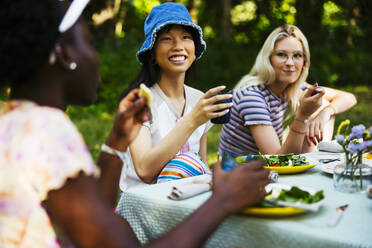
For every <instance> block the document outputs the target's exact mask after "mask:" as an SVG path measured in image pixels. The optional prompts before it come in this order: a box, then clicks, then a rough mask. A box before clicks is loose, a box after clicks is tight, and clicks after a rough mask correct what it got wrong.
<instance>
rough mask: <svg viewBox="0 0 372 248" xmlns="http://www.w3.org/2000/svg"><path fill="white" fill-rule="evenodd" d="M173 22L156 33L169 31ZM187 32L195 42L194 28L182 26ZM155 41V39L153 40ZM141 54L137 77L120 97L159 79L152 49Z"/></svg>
mask: <svg viewBox="0 0 372 248" xmlns="http://www.w3.org/2000/svg"><path fill="white" fill-rule="evenodd" d="M173 26H174V24H170V25H166V26H165V27H164V28H162V29H161V30H160V31H158V33H160V32H169V31H170V30H171V29H172V27H173ZM182 27H183V28H184V29H185V30H186V31H187V32H189V33H191V35H192V37H193V40H194V43H195V37H197V35H196V32H197V31H196V30H195V29H194V28H192V27H189V26H182ZM155 43H156V41H155ZM141 56H142V67H141V70H140V71H139V73H138V75H137V77H136V78H135V79H134V80H133V82H132V83H131V84H130V85H129V87H128V88H126V89H125V90H124V92H123V94H122V96H121V99H122V98H124V97H125V96H126V95H128V94H129V92H130V91H132V90H133V89H136V88H138V87H139V86H140V84H145V85H146V86H147V87H149V88H150V87H152V86H153V85H154V84H155V83H157V82H158V81H159V79H160V67H159V66H158V65H157V64H156V61H155V55H154V49H153V48H152V49H151V50H149V51H146V52H145V53H144V54H142V55H141ZM194 64H195V61H194V62H193V63H192V65H191V66H190V68H189V69H188V70H187V71H186V79H187V78H188V76H189V75H190V72H191V71H192V70H193V67H194Z"/></svg>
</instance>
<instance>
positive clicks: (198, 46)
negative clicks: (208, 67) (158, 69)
mask: <svg viewBox="0 0 372 248" xmlns="http://www.w3.org/2000/svg"><path fill="white" fill-rule="evenodd" d="M170 24H178V25H183V26H189V27H192V28H193V29H195V31H196V32H195V34H196V37H193V38H194V43H195V56H196V59H199V58H200V57H201V56H202V55H203V53H204V50H205V48H206V47H207V45H206V44H205V41H204V40H203V31H202V29H201V27H200V26H198V25H196V24H195V23H193V22H192V20H191V17H190V14H189V12H188V11H187V9H186V7H185V6H183V5H182V4H179V3H163V4H160V5H158V6H155V7H154V8H152V10H151V12H150V14H149V15H148V16H147V18H146V21H145V25H144V30H145V41H144V42H143V44H142V47H141V49H140V50H139V51H138V52H137V54H136V56H137V60H138V61H139V62H140V63H141V64H142V63H143V59H144V58H143V55H144V54H145V53H146V52H147V51H150V50H151V49H152V48H153V46H154V44H155V40H156V36H157V34H158V32H159V31H160V30H161V29H162V28H164V27H165V26H167V25H170ZM195 34H194V36H195Z"/></svg>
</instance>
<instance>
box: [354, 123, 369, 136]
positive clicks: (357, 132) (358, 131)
mask: <svg viewBox="0 0 372 248" xmlns="http://www.w3.org/2000/svg"><path fill="white" fill-rule="evenodd" d="M364 131H366V127H365V126H364V125H363V124H359V125H356V126H354V127H353V128H352V129H351V136H353V137H356V138H358V139H359V138H361V137H362V135H363V133H364Z"/></svg>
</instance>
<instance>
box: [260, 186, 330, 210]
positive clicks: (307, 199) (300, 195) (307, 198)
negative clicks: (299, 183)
mask: <svg viewBox="0 0 372 248" xmlns="http://www.w3.org/2000/svg"><path fill="white" fill-rule="evenodd" d="M270 194H271V192H269V193H268V195H270ZM276 199H277V200H280V201H286V202H301V203H304V204H313V203H316V202H318V201H320V200H322V199H324V194H323V190H319V191H317V192H316V193H315V194H314V195H312V194H310V193H309V192H307V191H304V190H302V189H300V188H298V187H296V186H293V187H292V188H291V189H289V190H285V189H282V190H281V191H280V194H279V196H278V197H277V198H276ZM256 206H257V207H266V208H267V207H278V205H276V204H275V203H274V202H269V201H265V200H264V201H262V202H260V203H259V204H258V205H256Z"/></svg>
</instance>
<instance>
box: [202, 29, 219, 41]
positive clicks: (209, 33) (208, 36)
mask: <svg viewBox="0 0 372 248" xmlns="http://www.w3.org/2000/svg"><path fill="white" fill-rule="evenodd" d="M203 35H204V38H205V39H213V38H214V37H216V32H215V31H214V30H213V28H212V27H211V26H205V27H204V28H203Z"/></svg>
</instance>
